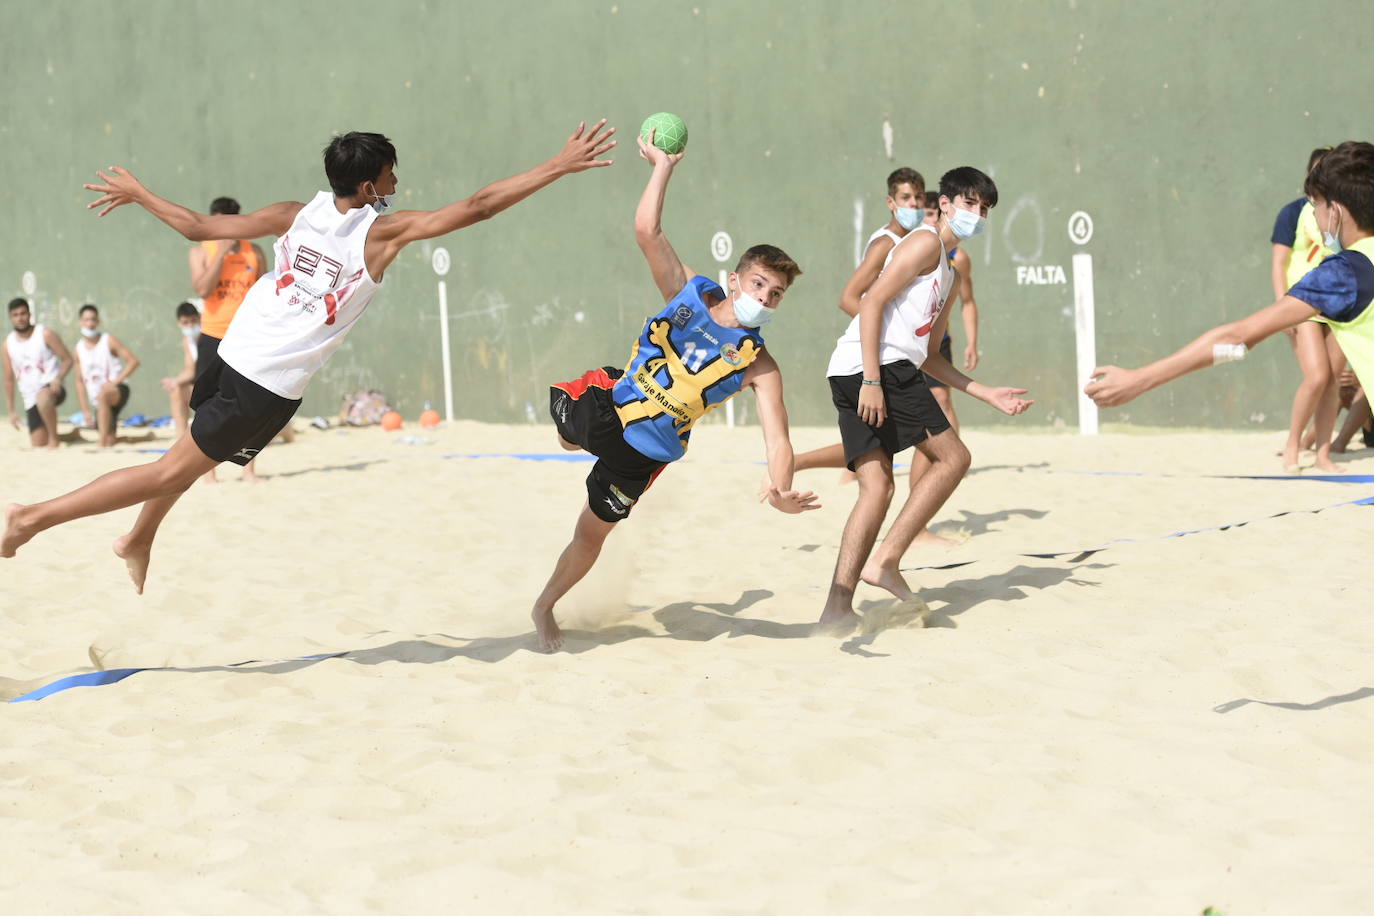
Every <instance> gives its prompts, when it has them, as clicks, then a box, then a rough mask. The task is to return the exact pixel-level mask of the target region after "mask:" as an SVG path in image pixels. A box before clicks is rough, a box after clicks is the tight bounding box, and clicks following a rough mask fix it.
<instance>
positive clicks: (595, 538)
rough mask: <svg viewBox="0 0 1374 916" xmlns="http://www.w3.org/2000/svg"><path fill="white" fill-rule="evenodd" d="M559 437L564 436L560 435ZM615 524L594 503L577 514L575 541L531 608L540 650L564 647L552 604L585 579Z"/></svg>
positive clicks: (565, 549) (552, 650)
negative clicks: (594, 508) (601, 516)
mask: <svg viewBox="0 0 1374 916" xmlns="http://www.w3.org/2000/svg"><path fill="white" fill-rule="evenodd" d="M560 441H565V440H562V439H561V438H560ZM569 444H570V443H569ZM614 527H615V524H614V523H612V522H607V521H603V520H601V519H599V518H597V517H596V514H595V513H593V512H592V509H591V506H589V505H584V506H583V507H582V513H581V514H580V515H579V516H578V517H577V527H575V528H574V529H573V538H572V541H571V542H569V544H568V546H567V547H565V548H563V553H562V554H561V555H559V557H558V564H557V565H556V566H554V568H553V575H551V576H550V577H549V581H548V584H547V585H545V586H544V590H543V591H542V592H541V593H540V594H539V597H538V599H536V600H535V602H534V609H533V610H532V611H530V619H532V620H533V621H534V630H535V634H536V635H537V636H538V637H539V648H540V649H541V650H543V651H545V652H556V651H558V650H559V649H561V648H562V647H563V631H562V630H561V629H559V627H558V621H556V620H554V617H553V607H554V605H555V604H557V603H558V601H559V599H561V598H562V597H563V596H564V595H566V594H567V593H568V590H569V589H570V588H572V587H573V586H574V585H576V584H577V583H578V582H580V581H582V577H583V576H585V575H586V574H587V572H588V570H590V569H591V568H592V566H593V564H595V563H596V558H597V557H598V556H600V555H601V545H602V544H604V543H605V542H606V535H608V534H610V533H611V529H613V528H614Z"/></svg>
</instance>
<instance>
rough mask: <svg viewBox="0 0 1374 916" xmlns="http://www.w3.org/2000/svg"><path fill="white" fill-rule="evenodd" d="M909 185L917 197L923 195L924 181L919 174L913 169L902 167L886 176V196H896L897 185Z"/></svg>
mask: <svg viewBox="0 0 1374 916" xmlns="http://www.w3.org/2000/svg"><path fill="white" fill-rule="evenodd" d="M899 184H909V185H911V186H912V187H913V188H915V189H916V192H917V194H918V195H920V194H924V193H925V190H926V180H925V179H924V178H922V177H921V173H920V172H918V171H916V170H915V169H909V168H907V167H906V166H902V167H901V168H900V169H897V170H896V171H895V172H893V173H892V174H891V175H889V176H887V196H888V197H896V196H897V185H899Z"/></svg>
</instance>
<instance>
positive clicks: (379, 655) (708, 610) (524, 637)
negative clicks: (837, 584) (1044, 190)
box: [164, 589, 811, 674]
mask: <svg viewBox="0 0 1374 916" xmlns="http://www.w3.org/2000/svg"><path fill="white" fill-rule="evenodd" d="M771 597H773V593H772V592H770V591H768V590H767V589H751V590H749V591H746V592H744V593H743V594H741V595H740V597H739V600H738V601H736V602H734V603H733V604H710V603H699V602H693V601H680V602H677V603H675V604H669V605H665V606H663V607H661V608H659V609H658V610H656V611H653V612H652V613H651V616H652V617H653V618H654V619H655V620H657V621H658V622H659V624H660V625H662V626H663V628H664V629H665V630H667V631H668V632H666V633H659V632H655V631H654V630H651V629H649V628H647V627H644V626H639V625H637V624H630V623H616V624H611V625H609V626H605V627H599V628H597V629H595V630H583V629H577V628H573V627H569V628H565V629H564V630H563V638H564V644H563V649H562V651H563V652H568V653H571V654H573V655H579V654H581V653H583V652H590V651H591V650H593V649H597V648H600V647H602V646H613V645H616V644H617V643H622V642H627V641H629V640H631V639H680V640H687V641H690V642H706V641H708V640H711V639H715V638H716V637H717V636H730V637H735V636H761V637H763V638H765V639H801V638H803V637H806V636H808V635H810V632H811V625H810V624H809V623H807V624H800V623H798V624H784V623H777V622H775V621H771V620H758V619H754V618H748V617H740V616H739V614H740V613H741V612H743V611H745V610H747V609H748V608H749V607H750V606H752V605H754V604H757V603H758V602H760V601H764V600H766V599H768V598H771ZM373 635H380V634H373ZM436 640H451V641H452V642H455V643H458V642H461V643H464V645H452V644H449V643H447V642H439V641H436ZM536 649H537V645H536V642H535V635H534V632H533V631H532V630H530V631H526V632H524V633H518V634H515V635H512V636H478V637H472V638H469V637H463V636H453V635H451V634H448V633H431V634H426V635H424V636H418V637H416V638H414V639H404V640H399V641H397V642H393V643H388V644H387V645H384V646H376V647H374V648H370V649H355V650H353V651H348V652H337V653H332V654H330V655H326V656H320V657H314V658H299V659H289V660H283V661H279V662H268V663H266V664H259V663H244V664H242V665H209V666H204V667H198V668H176V669H164V670H169V671H176V672H178V673H203V672H210V671H219V672H227V673H239V674H248V673H253V674H288V673H290V672H292V671H298V670H300V669H302V668H307V667H309V666H311V665H317V664H319V663H320V662H324V661H330V660H332V659H341V660H345V661H350V662H353V663H354V664H358V665H380V664H383V663H385V662H400V663H402V664H409V665H434V664H440V663H442V662H447V661H450V660H452V659H455V658H468V659H472V660H473V661H479V662H488V663H495V662H499V661H503V660H505V659H507V658H509V657H510V656H512V655H514V654H515V653H516V652H519V651H521V650H525V651H533V650H536Z"/></svg>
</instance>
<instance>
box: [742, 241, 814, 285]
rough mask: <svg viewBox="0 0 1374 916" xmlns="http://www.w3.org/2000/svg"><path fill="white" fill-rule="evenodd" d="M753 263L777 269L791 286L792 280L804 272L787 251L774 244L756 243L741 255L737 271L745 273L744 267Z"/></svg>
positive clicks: (769, 268)
mask: <svg viewBox="0 0 1374 916" xmlns="http://www.w3.org/2000/svg"><path fill="white" fill-rule="evenodd" d="M751 264H758V265H759V266H761V267H763V268H765V269H767V270H776V271H777V272H778V273H780V274H782V275H783V276H784V277H786V278H787V285H788V286H791V285H792V281H793V280H795V279H797V278H798V277H800V276H801V272H802V269H801V268H800V267H798V266H797V262H796V261H794V260H792V258H791V256H790V255H788V253H787V252H785V251H783V250H782V249H781V248H777V247H775V246H773V245H755V246H754V247H753V248H750V249H749V250H748V251H746V252H745V253H744V254H742V255H740V256H739V263H738V264H736V265H735V273H737V274H738V273H743V272H744V268H746V267H748V266H749V265H751Z"/></svg>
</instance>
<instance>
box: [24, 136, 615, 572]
mask: <svg viewBox="0 0 1374 916" xmlns="http://www.w3.org/2000/svg"><path fill="white" fill-rule="evenodd" d="M605 124H606V122H605V120H604V119H603V120H601V121H599V122H598V123H597V124H596V125H594V126H593V127H592V128H591V130H587V129H586V126H585V124H580V125H578V128H577V130H575V131H574V132H573V134H572V136H571V137H569V138H568V140H567V142H566V143H565V144H564V146H563V149H562V151H561V152H559V153H558V155H556V156H554V157H553V158H552V159H549V160H548V161H547V162H544V163H542V164H541V165H537V166H535V167H534V168H532V169H530V170H529V171H527V172H522V173H520V174H519V175H515V176H513V177H511V178H506V179H502V180H501V181H497V182H495V183H493V184H490V185H487V186H486V187H484V188H482V189H481V190H479V191H478V192H477V193H475V194H473V195H472V196H471V197H468V198H466V199H464V200H460V201H458V202H456V203H452V204H449V205H448V206H446V207H443V208H441V209H438V210H401V211H399V212H395V213H386V212H385V211H386V210H388V209H389V208H390V206H391V201H392V198H394V197H395V194H396V186H397V177H396V170H395V166H396V148H395V147H394V146H393V145H392V144H391V141H389V140H388V139H387V138H386V137H384V136H382V135H381V134H375V133H357V132H353V133H347V134H343V135H341V136H337V137H335V138H334V139H333V140H331V141H330V143H329V145H328V146H327V147H326V148H325V151H324V171H325V175H326V176H327V177H328V179H329V187H330V189H329V190H327V191H320V192H319V193H317V194H316V195H315V196H314V198H312V199H311V201H310V202H309V203H298V202H296V201H283V202H281V203H276V204H271V205H270V206H267V207H264V208H263V209H261V210H258V211H256V212H253V213H246V214H221V215H205V214H202V213H196V212H194V211H192V210H189V209H187V208H186V207H183V206H181V205H179V204H174V203H172V202H171V201H168V200H165V199H164V198H161V197H159V196H157V195H156V194H154V193H153V192H151V191H149V190H148V189H147V188H145V187H144V186H143V185H142V184H141V183H139V181H138V179H136V178H135V177H134V176H133V175H131V174H130V173H129V172H128V171H127V170H125V169H123V168H119V167H118V166H114V167H111V168H110V169H108V170H107V171H108V174H107V173H106V172H99V173H97V174H99V176H100V179H101V181H100V183H99V184H88V185H86V186H85V187H86V188H87V189H88V190H91V191H95V192H96V193H98V194H99V195H100V196H99V197H98V198H96V199H95V200H94V201H93V202H91V203H90V204H88V207H90V208H101V209H100V215H101V216H105V215H106V214H107V213H109V212H110V211H112V210H114V209H115V208H117V207H121V206H124V205H125V204H138V205H139V206H141V207H143V208H144V209H145V210H147V211H148V212H149V213H151V214H153V215H154V216H155V217H157V218H158V219H160V220H162V221H163V222H164V223H166V224H167V225H168V226H171V227H172V228H173V229H175V230H176V231H177V232H180V233H181V234H182V235H183V236H185V237H186V238H188V239H190V240H191V241H203V240H206V239H242V238H258V237H260V236H264V235H276V236H280V238H279V239H278V240H277V243H276V245H275V253H276V266H275V268H274V269H273V270H272V271H271V272H269V273H267V274H264V275H263V276H262V277H260V278H259V279H258V281H257V282H256V283H255V284H254V285H253V287H252V289H251V290H249V292H248V295H247V297H246V298H245V299H244V302H243V305H242V306H241V307H240V308H239V311H238V314H237V315H236V316H235V318H234V321H233V323H232V324H231V325H230V326H229V330H228V332H227V333H226V334H225V336H224V341H223V343H222V344H221V345H220V347H219V352H218V354H217V355H216V356H215V357H214V359H213V361H212V365H209V366H204V367H201V368H200V371H199V373H198V374H197V377H196V381H195V386H194V388H193V390H192V393H191V406H192V407H193V408H195V409H196V416H195V419H194V420H193V421H192V423H191V428H190V431H189V434H188V435H185V436H182V437H181V438H180V439H178V440H177V441H176V443H175V444H174V445H173V446H172V447H171V448H170V449H168V450H167V453H166V454H165V455H163V456H162V457H161V458H159V459H158V460H157V461H154V462H152V463H151V464H145V465H140V466H137V467H129V468H123V469H121V470H118V471H112V472H110V473H108V474H105V475H103V476H101V477H98V478H96V479H95V480H94V481H92V482H91V483H89V484H87V485H86V486H84V487H81V488H80V489H78V490H74V491H72V492H70V493H67V494H66V495H64V496H59V497H57V498H56V499H51V500H48V501H47V502H42V503H36V504H34V505H30V506H21V505H18V504H14V505H11V506H9V508H7V509H6V510H5V531H4V535H3V537H0V557H12V556H14V553H15V551H16V550H18V549H19V547H21V546H22V545H23V544H24V543H26V542H27V541H28V540H29V539H30V538H32V537H33V536H34V535H36V534H38V533H39V532H40V531H45V530H47V529H48V528H51V527H53V526H54V525H60V524H62V523H64V522H69V521H71V520H73V519H77V518H83V517H85V516H88V515H97V514H100V513H102V512H112V511H114V510H116V509H123V508H125V507H126V506H132V505H135V504H137V503H142V504H143V509H142V511H141V512H140V513H139V515H138V520H137V521H136V522H135V523H134V526H133V528H132V529H131V530H130V531H129V533H128V534H125V535H124V536H123V537H121V538H119V539H118V540H116V541H115V542H114V552H115V553H116V554H117V555H118V556H120V557H121V558H123V559H124V561H125V563H126V564H127V565H128V567H129V576H130V578H132V580H133V583H134V590H135V591H137V592H139V593H140V594H141V593H142V591H143V583H144V580H145V578H146V577H147V574H148V561H149V558H150V556H151V553H152V547H153V539H154V537H155V536H156V534H157V529H158V526H159V525H160V524H161V523H162V519H163V518H164V517H165V516H166V515H167V513H168V512H169V511H170V510H171V508H172V506H173V505H174V504H175V503H176V501H177V499H179V498H180V497H181V494H182V493H184V492H186V490H187V488H188V487H190V486H191V484H192V483H194V482H195V481H196V479H197V478H199V477H200V476H201V475H203V474H205V473H206V472H207V471H209V470H211V469H212V468H214V467H215V466H216V465H218V464H220V463H221V462H224V461H232V462H234V463H235V464H239V465H245V464H247V463H248V462H249V461H251V460H252V459H253V456H254V455H256V454H257V453H258V451H259V450H260V449H262V448H263V447H265V446H266V445H267V444H268V443H269V442H271V441H272V439H273V438H274V437H275V436H276V435H277V433H278V432H280V431H281V429H282V427H283V426H285V425H286V423H287V422H288V421H289V420H290V419H291V416H292V415H293V414H294V413H295V412H296V408H298V407H299V406H300V403H301V396H302V395H303V394H304V393H305V388H306V385H307V383H308V382H309V381H310V377H311V376H312V375H314V374H315V372H317V371H318V370H319V369H320V368H321V367H323V366H324V364H325V362H327V361H328V359H329V357H330V356H331V355H332V354H333V353H334V351H335V350H337V349H338V348H339V346H340V345H341V344H342V343H343V340H344V337H345V336H346V335H347V334H348V332H349V331H350V330H352V328H353V325H354V324H355V323H356V322H357V320H358V319H359V318H361V317H362V314H363V311H364V310H365V309H366V308H367V304H368V302H369V301H371V299H372V296H373V294H374V293H375V292H376V291H377V288H378V286H380V284H381V283H382V275H383V274H384V273H385V272H386V269H387V267H389V266H390V265H391V262H392V261H394V260H395V259H396V256H397V255H399V254H400V253H401V251H402V249H404V248H405V246H406V245H408V244H410V243H411V242H415V241H419V240H421V239H429V238H434V237H436V236H440V235H445V234H447V233H449V232H453V231H454V230H456V229H462V228H463V227H465V226H470V225H472V224H473V223H476V222H479V221H481V220H485V219H489V218H491V217H493V216H495V215H496V214H497V213H500V212H501V211H502V210H505V209H506V208H507V207H509V206H511V205H512V204H515V203H518V202H519V201H521V200H524V199H525V198H526V197H528V196H529V195H531V194H533V193H534V192H535V191H538V190H539V189H540V188H543V187H545V186H547V185H549V184H551V183H552V182H554V181H556V180H557V179H558V178H561V177H562V176H564V175H569V174H572V173H574V172H581V171H584V170H586V169H591V168H597V167H600V166H606V165H610V164H611V161H610V160H603V159H599V158H598V157H599V156H601V155H602V154H603V153H606V152H607V151H608V150H610V149H611V147H613V146H614V145H615V141H614V140H612V139H611V135H612V134H614V133H615V128H610V129H609V130H606V131H605V132H604V133H603V128H604V127H605Z"/></svg>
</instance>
